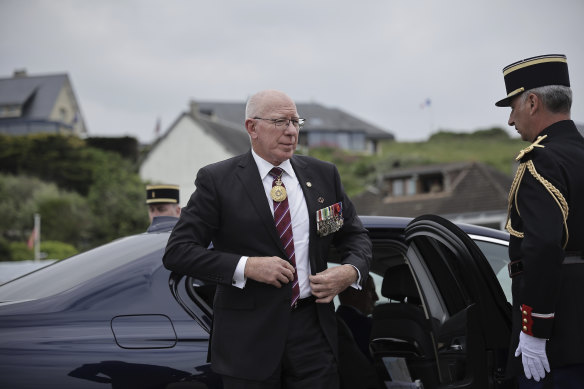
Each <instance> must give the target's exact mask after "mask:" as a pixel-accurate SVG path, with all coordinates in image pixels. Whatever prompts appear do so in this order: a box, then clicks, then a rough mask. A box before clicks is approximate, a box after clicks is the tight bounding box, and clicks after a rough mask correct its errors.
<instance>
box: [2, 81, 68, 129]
mask: <svg viewBox="0 0 584 389" xmlns="http://www.w3.org/2000/svg"><path fill="white" fill-rule="evenodd" d="M68 81H69V77H68V76H67V74H54V75H45V76H16V77H11V78H0V105H20V106H23V111H22V116H21V118H24V119H47V118H48V117H49V116H50V114H51V111H52V109H53V107H54V105H55V101H56V100H57V97H58V95H59V92H60V91H61V89H62V88H63V86H64V85H65V83H67V82H68ZM27 103H28V104H27ZM0 120H2V119H0Z"/></svg>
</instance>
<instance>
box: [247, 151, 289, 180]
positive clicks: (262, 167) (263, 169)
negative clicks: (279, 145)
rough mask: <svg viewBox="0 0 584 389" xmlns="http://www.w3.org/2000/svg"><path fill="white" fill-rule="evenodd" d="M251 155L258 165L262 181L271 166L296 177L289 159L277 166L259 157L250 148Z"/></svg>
mask: <svg viewBox="0 0 584 389" xmlns="http://www.w3.org/2000/svg"><path fill="white" fill-rule="evenodd" d="M251 155H252V156H253V159H254V161H255V163H256V165H257V167H258V170H259V172H260V178H261V179H262V181H263V179H264V178H266V176H267V175H268V174H269V173H270V170H272V168H274V167H279V168H280V169H282V170H284V172H285V173H286V174H288V175H289V176H291V177H293V178H296V173H294V169H293V168H292V164H291V163H290V160H289V159H287V160H285V161H284V162H282V163H281V164H280V165H278V166H274V165H272V164H271V163H269V162H268V161H266V160H265V159H263V158H262V157H260V156H259V155H257V153H256V152H255V151H254V150H253V148H252V149H251Z"/></svg>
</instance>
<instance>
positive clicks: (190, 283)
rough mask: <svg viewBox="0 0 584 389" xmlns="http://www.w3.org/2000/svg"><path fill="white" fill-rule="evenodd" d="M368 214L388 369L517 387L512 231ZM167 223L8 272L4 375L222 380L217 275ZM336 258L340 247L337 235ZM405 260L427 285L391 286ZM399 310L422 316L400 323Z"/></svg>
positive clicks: (1, 320) (2, 313)
mask: <svg viewBox="0 0 584 389" xmlns="http://www.w3.org/2000/svg"><path fill="white" fill-rule="evenodd" d="M362 220H363V223H364V225H365V226H366V227H367V229H368V230H369V232H370V236H371V239H372V241H373V247H374V261H373V264H372V268H371V274H372V275H373V276H374V277H375V278H376V281H377V288H378V290H379V292H378V294H379V295H380V297H381V299H380V300H379V301H378V302H377V306H376V311H375V312H374V315H373V322H374V331H373V332H374V333H372V335H371V344H370V347H371V352H372V355H373V357H374V358H375V363H376V368H377V373H378V375H379V377H380V380H385V381H387V380H389V379H390V377H389V376H390V374H391V372H388V371H387V368H390V371H391V366H392V363H395V361H397V362H400V363H403V362H405V365H406V366H407V367H408V369H409V372H410V375H411V379H412V380H415V379H418V380H421V381H422V382H423V383H424V387H425V388H426V389H428V388H436V387H439V386H448V387H449V388H503V387H510V385H511V384H510V383H509V382H507V381H504V380H503V379H502V377H503V374H504V367H505V363H506V357H507V351H508V346H507V344H508V340H509V332H510V328H511V324H510V320H511V319H510V317H511V310H510V305H509V301H508V299H509V298H508V297H506V295H507V296H508V295H509V290H508V289H509V285H510V284H508V283H507V281H506V277H507V276H504V275H503V274H504V273H506V265H507V262H508V261H509V259H508V256H507V242H508V238H509V237H508V235H507V234H506V233H505V232H502V231H498V230H494V229H487V228H481V227H476V226H471V225H461V226H460V227H461V228H462V229H463V230H464V232H463V231H462V230H460V229H459V228H457V227H456V226H454V225H453V224H452V223H450V222H448V221H446V220H445V219H442V218H439V217H436V216H425V217H420V218H417V219H414V220H412V219H406V218H390V217H362ZM170 229H171V226H169V225H166V227H163V228H158V229H157V228H151V229H150V231H151V232H148V233H144V234H139V235H134V236H130V237H126V238H122V239H118V240H116V241H114V242H111V243H109V244H106V245H104V246H101V247H98V248H96V249H93V250H90V251H88V252H85V253H82V254H79V255H76V256H74V257H71V258H69V259H66V260H63V261H60V262H57V263H54V264H52V265H49V266H47V267H45V268H42V269H40V270H37V271H35V272H33V273H30V274H28V275H25V276H23V277H20V278H18V279H16V280H13V281H10V282H8V283H6V284H4V285H0V387H2V388H4V387H6V388H38V387H43V388H80V387H83V388H94V387H95V388H103V387H109V386H107V384H109V385H111V387H112V388H173V387H177V388H178V387H180V388H188V387H192V388H220V387H222V385H221V381H220V378H219V377H218V376H217V375H215V374H214V373H213V372H212V370H211V367H210V364H209V363H208V362H207V351H208V345H209V333H210V329H211V324H212V305H213V295H214V285H210V284H206V283H204V282H203V281H201V280H198V279H196V278H192V277H186V276H182V275H179V274H174V273H171V272H170V271H168V270H167V269H165V268H164V267H163V265H162V255H163V252H164V247H165V244H166V241H167V240H168V237H169V233H170ZM478 247H480V249H479V248H478ZM485 255H486V258H485ZM329 260H330V262H331V264H334V262H335V261H336V253H335V251H334V248H331V253H330V259H329ZM404 266H405V267H404ZM394 268H395V269H397V268H401V269H402V270H403V269H408V274H409V277H411V281H412V283H413V284H412V285H413V286H414V290H416V291H417V292H418V295H417V296H408V297H409V298H406V299H399V298H393V296H389V298H388V297H387V296H386V297H384V296H382V294H383V293H382V291H383V290H384V285H383V277H384V276H386V277H388V274H391V273H392V271H393V269H394ZM409 270H411V271H409ZM498 278H499V279H500V281H501V282H499V281H498ZM412 285H410V287H411V286H412ZM504 289H505V290H504ZM410 294H411V293H410ZM405 304H408V306H406V305H405ZM409 305H411V306H412V307H409ZM397 307H399V309H398V310H399V311H400V312H401V313H396V312H397V310H396V308H397ZM392 310H393V311H392ZM408 310H411V311H414V310H415V311H417V313H420V311H421V312H422V316H419V317H422V319H421V323H414V322H410V321H411V317H410V316H411V315H410V316H408V315H409V314H407V315H405V316H403V317H402V316H400V314H403V312H406V311H408ZM388 312H389V314H388V315H387V313H388ZM376 320H377V321H376ZM396 323H398V324H399V325H398V327H399V326H400V325H401V327H402V328H406V329H415V328H417V327H416V326H420V328H423V329H424V330H423V331H422V332H416V331H409V332H408V331H405V332H403V331H402V332H403V333H400V332H399V331H397V332H395V331H393V330H391V328H393V327H395V326H394V324H396ZM392 331H393V332H392ZM420 334H421V335H420ZM422 338H423V339H422ZM428 339H429V340H428ZM394 380H395V377H394ZM104 384H105V385H104Z"/></svg>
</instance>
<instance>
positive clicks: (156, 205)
mask: <svg viewBox="0 0 584 389" xmlns="http://www.w3.org/2000/svg"><path fill="white" fill-rule="evenodd" d="M179 201H180V197H179V187H178V185H169V184H163V185H147V186H146V205H148V217H149V218H150V223H152V219H153V218H154V217H155V216H171V217H174V218H178V217H179V216H180V205H179Z"/></svg>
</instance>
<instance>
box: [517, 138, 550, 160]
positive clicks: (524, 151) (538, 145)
mask: <svg viewBox="0 0 584 389" xmlns="http://www.w3.org/2000/svg"><path fill="white" fill-rule="evenodd" d="M545 138H547V135H540V136H538V137H537V139H536V140H535V142H533V143H532V144H530V145H529V146H527V147H526V148H524V149H523V150H521V151H520V152H519V155H517V157H515V160H516V161H519V160H520V159H521V158H523V156H524V155H525V154H527V153H529V152H530V151H531V150H533V149H534V148H536V147H541V148H544V147H545V146H543V145H540V144H539V142H541V141H542V140H544V139H545Z"/></svg>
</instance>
